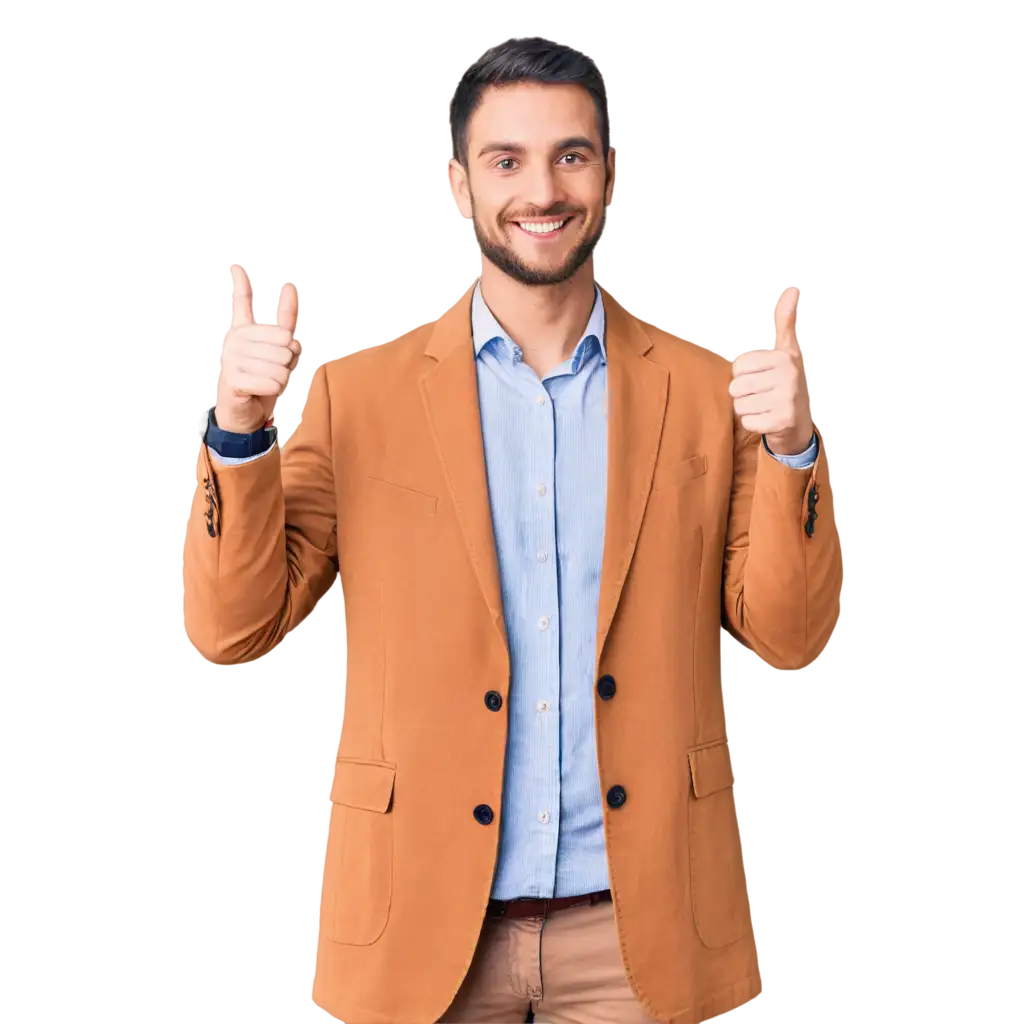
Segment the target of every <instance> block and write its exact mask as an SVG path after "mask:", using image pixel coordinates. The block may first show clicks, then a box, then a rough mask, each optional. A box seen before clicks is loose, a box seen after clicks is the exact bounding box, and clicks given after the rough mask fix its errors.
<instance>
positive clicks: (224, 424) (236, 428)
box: [210, 406, 274, 434]
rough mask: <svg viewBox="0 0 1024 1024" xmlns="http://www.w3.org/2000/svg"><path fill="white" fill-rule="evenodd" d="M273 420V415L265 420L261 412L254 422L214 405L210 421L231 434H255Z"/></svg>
mask: <svg viewBox="0 0 1024 1024" xmlns="http://www.w3.org/2000/svg"><path fill="white" fill-rule="evenodd" d="M273 420H274V417H273V416H271V417H270V419H269V420H264V419H263V417H262V414H261V416H260V418H259V419H258V420H257V421H256V422H253V421H252V420H251V419H250V420H246V419H244V418H239V417H238V416H237V415H234V416H233V415H232V414H231V413H229V412H226V411H225V412H222V411H221V410H219V409H218V408H217V407H216V406H214V408H213V413H212V415H211V419H210V422H211V423H212V424H213V426H215V427H217V428H219V429H220V430H223V431H226V432H227V433H229V434H253V433H255V432H256V431H257V430H259V429H260V428H261V427H265V426H268V425H269V424H271V423H273Z"/></svg>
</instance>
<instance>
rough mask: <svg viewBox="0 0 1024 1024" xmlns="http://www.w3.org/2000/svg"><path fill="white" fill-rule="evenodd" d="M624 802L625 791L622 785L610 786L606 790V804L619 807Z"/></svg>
mask: <svg viewBox="0 0 1024 1024" xmlns="http://www.w3.org/2000/svg"><path fill="white" fill-rule="evenodd" d="M625 802H626V791H625V789H624V788H623V787H622V786H612V788H611V789H609V790H608V806H609V807H621V806H622V805H623V804H624V803H625Z"/></svg>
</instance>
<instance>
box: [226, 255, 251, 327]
mask: <svg viewBox="0 0 1024 1024" xmlns="http://www.w3.org/2000/svg"><path fill="white" fill-rule="evenodd" d="M255 322H256V321H255V320H254V319H253V316H252V285H251V284H250V283H249V275H248V274H247V273H246V272H245V270H244V268H242V267H240V266H239V265H238V264H237V263H232V264H231V326H232V327H238V326H241V325H242V324H252V323H255Z"/></svg>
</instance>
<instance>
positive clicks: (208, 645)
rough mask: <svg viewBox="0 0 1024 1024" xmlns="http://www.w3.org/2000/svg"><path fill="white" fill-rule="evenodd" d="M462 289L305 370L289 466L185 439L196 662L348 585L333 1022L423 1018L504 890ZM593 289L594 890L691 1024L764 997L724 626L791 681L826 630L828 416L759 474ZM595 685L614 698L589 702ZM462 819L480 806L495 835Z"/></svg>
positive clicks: (488, 619) (700, 387)
mask: <svg viewBox="0 0 1024 1024" xmlns="http://www.w3.org/2000/svg"><path fill="white" fill-rule="evenodd" d="M474 284H475V282H474ZM472 292H473V287H472V285H471V286H470V288H469V289H468V290H467V291H466V292H465V294H464V295H463V296H462V298H461V299H459V300H458V302H456V303H455V305H453V306H452V307H451V308H450V309H449V310H448V311H447V312H446V313H445V314H444V315H443V316H441V317H440V319H438V320H436V321H434V322H432V323H428V324H424V325H422V326H420V327H417V328H416V329H414V330H412V331H409V332H408V333H407V334H404V335H402V336H401V337H400V338H396V339H395V340H393V341H390V342H388V343H387V344H382V345H377V346H375V347H371V348H366V349H363V350H361V351H358V352H354V353H352V354H350V355H347V356H343V357H341V358H339V359H334V360H331V361H330V362H327V363H324V364H322V365H321V366H319V367H318V368H317V369H316V371H315V372H314V374H313V378H312V383H311V385H310V390H309V395H308V398H307V400H306V404H305V407H304V410H303V413H302V420H301V422H300V423H299V425H298V426H297V427H296V429H295V431H294V433H293V434H292V435H291V437H290V438H289V439H288V441H287V443H285V445H284V446H283V447H282V448H277V447H275V448H273V449H271V451H270V452H269V453H268V454H266V455H265V456H263V457H262V458H259V459H256V460H254V461H252V462H248V463H241V464H237V465H224V464H216V463H214V461H213V460H212V458H211V457H210V455H209V452H208V450H207V448H206V446H205V445H201V447H200V451H199V456H198V461H197V465H196V480H197V486H196V490H195V495H194V497H193V500H192V507H191V513H190V517H189V520H188V524H187V529H186V537H185V549H184V613H185V630H186V633H187V634H188V637H189V639H190V640H191V642H192V643H193V645H194V646H195V647H196V648H197V649H198V650H199V652H200V653H201V654H202V655H203V656H204V657H205V658H207V659H209V660H210V661H213V662H216V663H217V664H222V665H226V664H234V663H237V662H245V661H252V660H253V659H255V658H258V657H260V656H261V655H263V654H266V652H267V651H269V650H271V649H272V648H273V647H275V646H276V645H277V644H278V643H280V642H281V641H282V640H283V639H284V638H285V636H286V634H287V633H289V632H290V631H291V630H292V629H294V628H295V627H296V626H297V625H298V624H299V623H300V622H301V621H302V620H303V619H304V618H305V617H306V616H307V615H308V614H309V613H310V612H311V611H312V610H313V607H314V605H315V604H316V603H317V601H318V600H319V599H320V597H321V596H322V595H323V594H324V593H326V591H327V590H328V589H329V588H330V586H331V585H332V584H333V583H334V580H335V577H336V576H337V575H339V574H340V576H341V582H342V588H343V591H344V605H345V622H346V629H347V638H348V643H347V649H348V655H347V665H346V673H347V674H346V693H345V711H344V717H343V722H342V727H341V736H340V741H339V744H338V751H337V759H336V762H335V765H334V769H333V776H332V779H331V785H330V800H331V808H330V825H329V828H328V834H327V849H326V858H325V863H324V873H323V890H322V899H321V906H320V926H319V942H318V949H317V959H316V971H315V976H314V979H313V991H312V995H313V1000H314V1002H315V1003H316V1004H317V1005H319V1006H321V1007H322V1008H323V1009H324V1010H326V1011H327V1012H328V1013H330V1014H331V1015H333V1016H334V1017H337V1018H339V1019H342V1020H345V1021H347V1022H349V1024H433V1022H435V1021H436V1020H437V1018H438V1017H440V1016H441V1015H442V1014H443V1012H444V1011H445V1009H447V1007H448V1005H449V1004H450V1003H451V1001H452V1000H453V999H454V997H455V994H456V992H457V991H458V989H459V987H460V985H461V984H462V981H463V979H464V978H465V976H466V973H467V971H468V969H469V965H470V962H471V961H472V959H473V954H474V950H475V948H476V944H477V940H478V937H479V935H480V931H481V927H482V925H483V921H484V916H485V911H486V908H487V902H488V899H489V898H490V893H491V882H492V876H493V871H494V867H495V861H496V855H497V850H498V830H499V826H500V824H501V822H500V820H499V819H500V810H501V805H502V801H501V794H502V785H503V782H504V779H503V770H504V764H505V741H506V734H507V719H506V714H505V711H502V712H501V713H499V714H495V713H494V712H492V711H490V710H489V709H488V708H487V706H486V705H485V703H484V699H483V697H484V694H485V693H487V691H488V690H497V691H498V692H499V693H500V694H502V696H503V697H505V698H506V700H505V702H504V704H503V708H504V709H506V710H507V708H508V706H509V704H508V700H507V697H508V687H509V678H510V674H509V648H508V641H507V637H506V634H505V624H504V617H503V614H502V607H501V589H500V586H499V578H498V563H497V558H496V552H495V545H494V536H493V531H492V524H491V519H490V508H489V502H488V495H487V478H486V470H485V464H484V450H483V439H482V435H481V427H480V410H479V405H478V398H477V383H476V365H475V361H474V351H473V344H472V337H471V331H470V300H471V297H472ZM602 292H603V298H604V304H605V313H606V337H605V342H606V350H607V359H608V364H607V374H608V397H609V409H608V478H607V506H606V520H605V534H604V537H605V539H604V549H603V563H602V565H603V570H602V575H601V585H600V599H599V607H598V622H597V648H596V658H595V664H594V676H593V681H594V684H595V691H594V719H595V723H596V725H595V728H596V731H597V735H596V745H597V752H598V763H599V772H600V777H601V783H602V789H603V791H604V792H605V793H607V791H608V790H609V789H610V788H611V787H612V786H615V785H618V784H620V785H622V786H624V787H625V789H626V791H627V792H628V793H629V799H628V801H627V802H626V803H624V804H622V805H621V806H619V807H612V806H609V805H608V803H607V801H606V803H605V806H604V827H605V837H606V844H607V855H608V864H609V874H610V879H611V889H612V894H613V898H614V908H615V922H616V927H617V930H618V936H619V943H620V949H621V953H622V959H623V962H624V965H625V969H626V972H627V975H628V977H629V982H630V985H631V986H632V988H633V991H634V992H635V993H636V997H637V999H638V1000H639V1001H640V1002H641V1004H642V1005H643V1007H644V1009H645V1010H646V1011H647V1013H648V1014H650V1015H651V1016H652V1017H655V1018H658V1019H660V1020H665V1021H672V1022H674V1024H689V1022H696V1021H702V1020H705V1019H706V1018H708V1017H712V1016H715V1015H716V1014H721V1013H724V1012H725V1011H727V1010H730V1009H732V1008H733V1007H735V1006H738V1005H740V1004H741V1003H744V1002H746V1001H747V1000H749V999H752V998H753V997H754V996H756V995H757V994H758V993H759V992H760V991H761V979H760V975H759V972H758V962H757V952H756V948H755V944H754V934H753V930H752V925H751V918H750V907H749V904H748V899H747V889H746V879H745V876H744V869H743V859H742V854H741V849H740V834H739V829H738V826H737V820H736V810H735V804H734V801H733V788H732V787H733V773H732V767H731V764H730V759H729V744H728V740H727V736H726V727H725V712H724V707H723V702H722V683H721V671H720V648H719V640H720V637H721V630H722V627H724V628H725V629H726V630H727V631H728V632H729V633H731V634H732V635H733V636H734V637H735V638H736V639H737V640H739V641H740V643H742V644H744V645H746V646H747V647H749V648H751V649H752V650H754V651H755V652H756V653H757V654H758V655H759V656H760V657H761V658H763V659H764V660H765V661H766V662H768V663H769V664H770V665H773V666H775V667H776V668H783V669H796V668H801V667H802V666H804V665H807V664H808V663H809V662H811V661H813V660H814V658H816V657H817V656H818V654H819V653H820V652H821V650H822V648H824V646H825V644H826V642H827V641H828V638H829V636H830V635H831V633H832V630H833V628H834V627H835V624H836V620H837V618H838V616H839V591H840V586H841V583H842V558H841V554H840V547H839V537H838V534H837V533H836V525H835V520H834V518H833V509H832V491H831V488H830V487H829V477H828V463H827V461H826V458H825V441H824V437H823V436H822V433H821V430H820V429H819V428H818V426H817V424H815V430H816V431H817V433H818V457H817V460H816V461H815V463H814V465H813V466H810V467H808V468H807V469H793V468H791V467H789V466H786V465H784V464H782V463H780V462H778V461H776V460H775V459H773V458H772V457H771V455H770V454H769V453H768V452H767V451H765V450H764V448H763V446H762V444H761V437H760V435H759V434H753V433H750V432H749V431H747V430H745V429H744V428H743V427H742V425H741V424H740V422H739V419H738V417H736V415H735V413H734V411H733V404H732V398H731V396H730V394H729V391H728V386H729V382H730V380H731V378H732V368H731V364H730V362H729V361H728V360H727V359H724V358H723V357H722V356H720V355H717V354H716V353H714V352H711V351H709V350H707V349H704V348H701V347H700V346H698V345H695V344H693V343H691V342H689V341H684V340H683V339H681V338H677V337H674V336H673V335H671V334H668V333H666V332H665V331H662V330H659V329H658V328H657V327H654V326H652V325H651V324H648V323H645V322H644V321H642V320H640V319H638V318H637V317H635V316H633V315H632V314H630V313H628V312H627V311H626V310H625V309H623V307H622V306H620V305H619V304H618V303H617V302H616V301H615V299H614V298H612V296H611V295H610V294H609V293H608V292H607V291H605V290H604V289H602ZM809 498H810V503H809ZM814 513H816V517H815V515H814ZM809 520H810V521H812V522H813V528H812V530H811V531H810V532H808V529H807V528H806V527H807V524H808V521H809ZM605 673H608V674H611V675H613V676H614V677H615V680H616V683H617V688H616V692H615V697H614V699H612V700H600V699H598V696H597V692H596V681H597V679H598V678H599V677H600V676H601V675H604V674H605ZM326 781H327V780H326V779H325V786H324V789H325V794H324V795H325V796H326V795H327V785H326ZM478 804H489V805H490V806H491V808H492V809H493V810H494V813H495V817H494V819H493V820H492V821H491V823H490V824H488V825H483V824H481V823H480V822H479V821H477V819H476V818H475V817H474V815H473V809H474V808H475V807H476V806H477V805H478Z"/></svg>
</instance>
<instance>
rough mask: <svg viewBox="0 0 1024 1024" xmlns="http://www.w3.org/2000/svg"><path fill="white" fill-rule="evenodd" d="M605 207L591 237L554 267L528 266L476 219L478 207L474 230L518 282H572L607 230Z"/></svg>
mask: <svg viewBox="0 0 1024 1024" xmlns="http://www.w3.org/2000/svg"><path fill="white" fill-rule="evenodd" d="M470 200H471V201H472V193H470ZM605 209H606V208H604V207H602V209H601V219H600V220H599V221H598V223H597V227H596V228H595V229H594V231H593V232H591V234H590V235H589V237H587V238H583V239H581V240H580V241H579V242H577V243H576V245H575V246H573V248H572V250H571V252H570V253H569V254H568V255H567V256H566V257H565V260H564V261H563V263H562V265H561V266H560V267H558V268H556V269H554V270H537V269H536V268H535V267H531V266H528V265H527V264H526V263H524V262H523V260H522V259H521V258H520V257H519V256H518V255H516V253H515V251H514V250H513V249H512V247H511V246H508V245H504V244H502V243H501V242H496V241H494V239H492V238H489V237H488V236H487V235H486V234H485V233H484V230H483V228H482V227H481V226H480V222H479V221H478V220H477V218H476V208H475V206H474V209H473V231H474V232H475V233H476V240H477V244H478V245H479V246H480V251H481V252H482V253H483V254H484V256H485V257H487V259H489V260H490V261H491V263H493V264H494V265H495V266H496V267H497V268H498V269H499V270H500V271H502V272H503V273H505V274H508V276H509V277H511V278H512V279H513V280H514V281H518V282H519V283H520V284H527V285H543V284H561V283H562V282H563V281H568V280H569V278H570V277H572V276H573V274H575V273H576V271H577V270H579V269H580V267H582V266H583V264H584V263H586V262H587V260H588V259H590V254H591V253H592V252H593V251H594V247H595V246H596V245H597V243H598V240H599V239H600V238H601V234H602V232H603V231H604V221H605ZM557 216H558V212H557V211H556V212H555V213H554V214H553V215H552V219H554V218H555V217H557Z"/></svg>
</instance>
